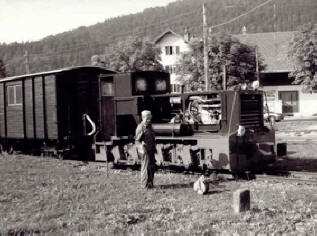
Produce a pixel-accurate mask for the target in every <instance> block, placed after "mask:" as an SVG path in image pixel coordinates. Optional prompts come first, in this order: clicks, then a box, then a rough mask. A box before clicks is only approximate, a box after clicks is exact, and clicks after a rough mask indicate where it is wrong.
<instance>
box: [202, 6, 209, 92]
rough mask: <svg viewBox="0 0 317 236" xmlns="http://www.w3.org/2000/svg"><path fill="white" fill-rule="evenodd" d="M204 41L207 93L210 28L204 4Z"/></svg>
mask: <svg viewBox="0 0 317 236" xmlns="http://www.w3.org/2000/svg"><path fill="white" fill-rule="evenodd" d="M203 41H204V76H205V85H206V91H208V90H209V78H208V77H209V76H208V26H207V18H206V6H205V4H203Z"/></svg>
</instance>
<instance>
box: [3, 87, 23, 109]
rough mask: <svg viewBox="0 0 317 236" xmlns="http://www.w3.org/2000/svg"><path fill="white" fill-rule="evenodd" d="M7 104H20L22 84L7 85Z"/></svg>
mask: <svg viewBox="0 0 317 236" xmlns="http://www.w3.org/2000/svg"><path fill="white" fill-rule="evenodd" d="M7 100H8V105H22V86H21V85H9V86H8V87H7Z"/></svg>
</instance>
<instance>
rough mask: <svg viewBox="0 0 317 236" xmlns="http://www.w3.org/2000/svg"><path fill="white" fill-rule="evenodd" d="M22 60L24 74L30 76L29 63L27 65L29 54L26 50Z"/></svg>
mask: <svg viewBox="0 0 317 236" xmlns="http://www.w3.org/2000/svg"><path fill="white" fill-rule="evenodd" d="M24 58H25V73H26V74H30V63H29V52H28V50H25V54H24Z"/></svg>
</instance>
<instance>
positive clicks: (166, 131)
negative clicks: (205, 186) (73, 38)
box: [93, 72, 276, 172]
mask: <svg viewBox="0 0 317 236" xmlns="http://www.w3.org/2000/svg"><path fill="white" fill-rule="evenodd" d="M100 91H101V93H100V94H99V95H100V111H101V116H100V125H99V126H100V127H101V129H100V130H101V132H99V133H98V134H97V135H96V139H95V143H94V145H93V149H94V153H95V155H94V156H95V160H100V161H101V160H113V161H114V162H115V163H130V164H136V163H139V162H140V160H139V158H138V153H137V149H136V147H135V145H134V140H133V136H134V132H135V128H136V126H137V123H138V122H139V121H140V113H141V111H142V110H150V111H151V112H152V116H153V118H152V123H153V124H152V125H153V129H154V131H155V133H156V141H157V154H156V162H157V164H158V165H174V166H175V165H176V166H182V167H186V168H193V169H197V168H198V169H217V170H220V169H221V170H229V171H232V172H240V171H246V170H252V169H258V168H262V167H263V165H264V164H266V163H269V162H273V161H274V160H275V157H276V145H275V132H274V130H270V129H268V128H267V127H265V126H264V122H263V96H262V92H261V91H254V90H246V91H208V92H193V93H180V94H171V93H170V83H169V74H167V73H164V72H134V73H127V74H115V75H104V76H101V78H100Z"/></svg>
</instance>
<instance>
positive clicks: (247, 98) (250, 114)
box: [240, 94, 263, 128]
mask: <svg viewBox="0 0 317 236" xmlns="http://www.w3.org/2000/svg"><path fill="white" fill-rule="evenodd" d="M262 123H263V115H262V99H261V96H260V95H259V94H242V95H241V113H240V124H241V125H243V126H245V127H247V128H259V127H261V126H262Z"/></svg>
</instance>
